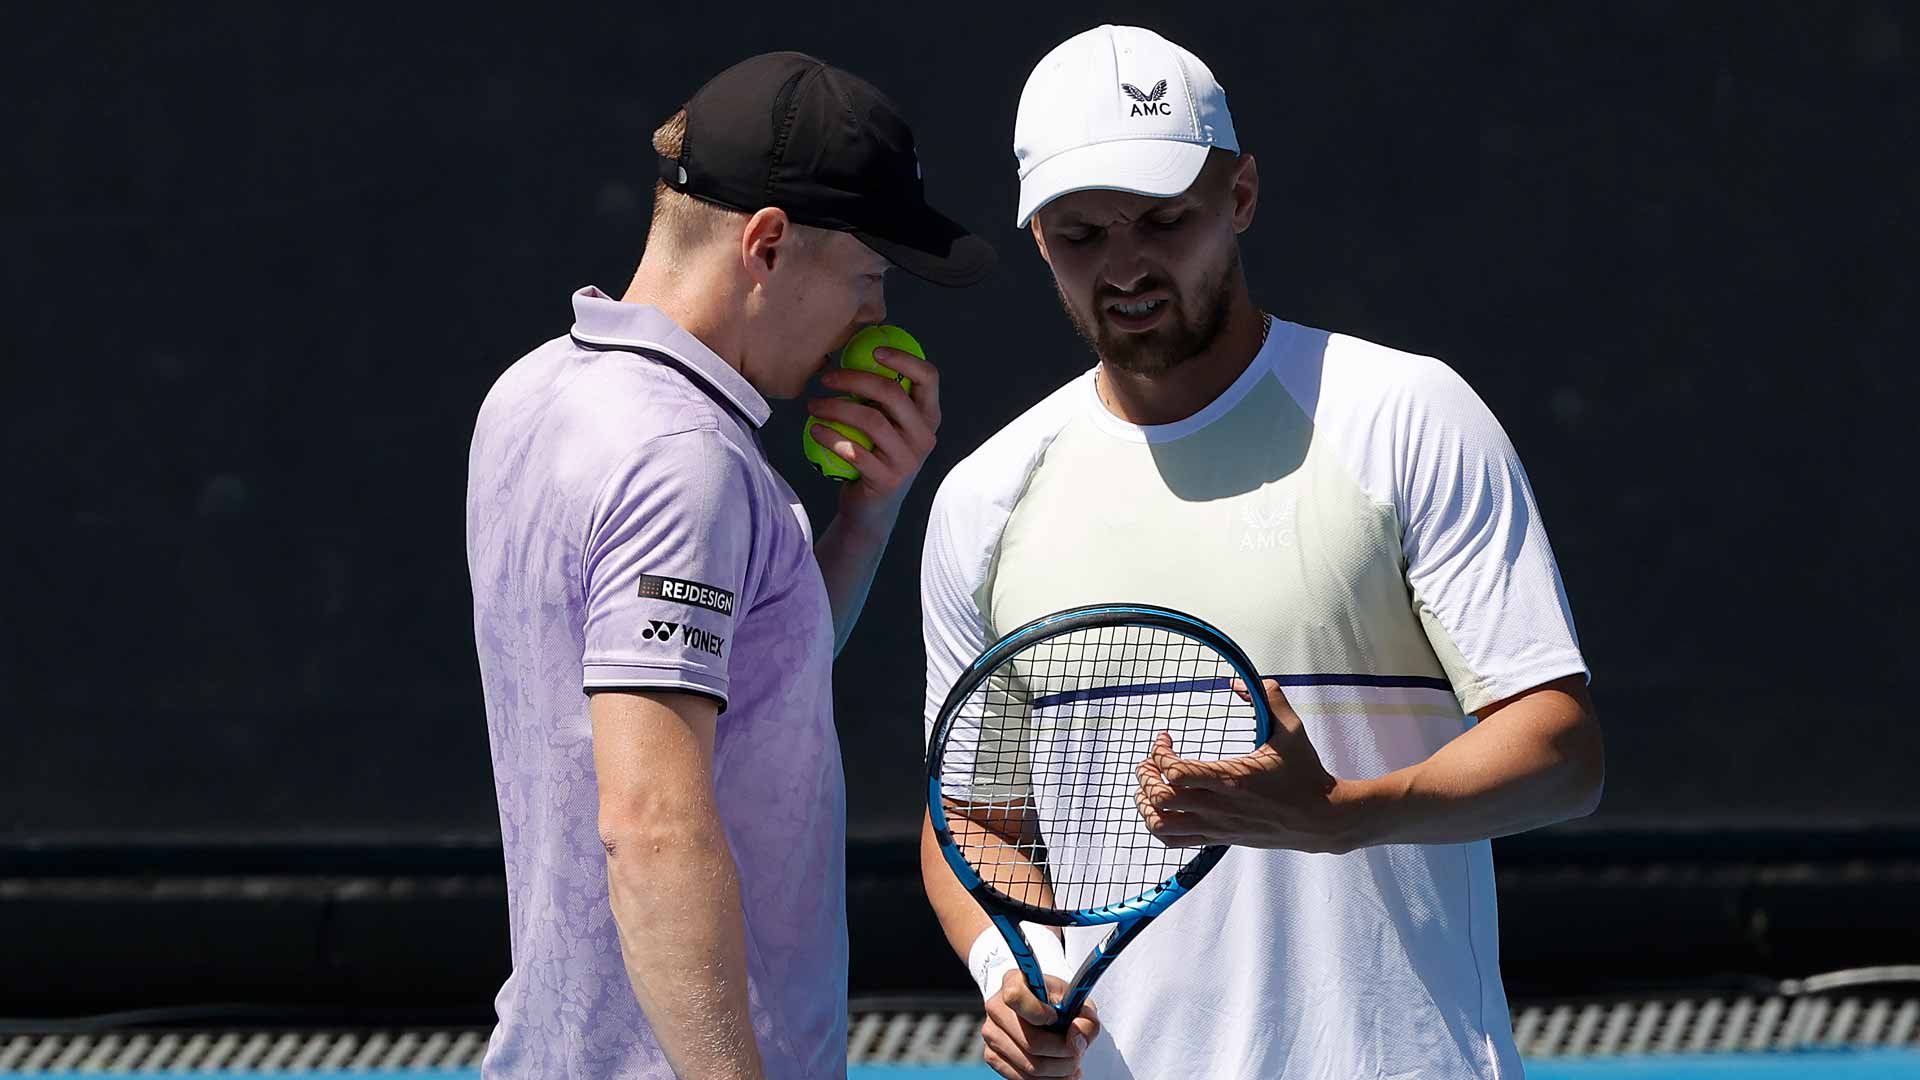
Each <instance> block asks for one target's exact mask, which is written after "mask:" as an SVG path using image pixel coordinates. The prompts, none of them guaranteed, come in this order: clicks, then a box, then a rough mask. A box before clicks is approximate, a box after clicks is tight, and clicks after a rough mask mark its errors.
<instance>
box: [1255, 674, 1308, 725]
mask: <svg viewBox="0 0 1920 1080" xmlns="http://www.w3.org/2000/svg"><path fill="white" fill-rule="evenodd" d="M1260 686H1261V689H1263V690H1265V691H1266V693H1267V711H1268V712H1271V713H1272V714H1273V725H1274V727H1276V728H1278V729H1280V730H1282V731H1286V732H1289V733H1292V732H1296V731H1299V730H1300V726H1301V725H1300V714H1299V713H1297V712H1294V711H1293V703H1292V702H1289V701H1288V700H1287V693H1286V691H1284V690H1282V689H1280V683H1279V682H1278V681H1277V680H1274V679H1262V680H1260Z"/></svg>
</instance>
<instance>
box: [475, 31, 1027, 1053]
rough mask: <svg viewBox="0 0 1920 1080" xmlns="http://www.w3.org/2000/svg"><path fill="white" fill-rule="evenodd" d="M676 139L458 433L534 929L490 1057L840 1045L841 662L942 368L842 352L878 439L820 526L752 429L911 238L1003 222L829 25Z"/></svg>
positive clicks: (832, 385)
mask: <svg viewBox="0 0 1920 1080" xmlns="http://www.w3.org/2000/svg"><path fill="white" fill-rule="evenodd" d="M654 145H655V148H656V149H657V150H658V151H659V152H660V175H661V185H660V187H659V188H658V189H657V194H656V205H655V209H654V218H653V227H652V230H651V232H650V234H649V236H648V240H647V246H646V251H645V253H644V255H643V257H642V259H641V261H640V267H639V270H638V271H637V272H636V273H635V274H634V276H633V281H632V283H631V284H630V285H629V286H628V288H627V291H626V294H625V295H624V296H623V297H622V298H621V299H620V300H614V299H612V298H610V297H608V296H606V295H605V294H603V293H601V292H600V291H598V290H597V289H592V288H586V289H582V290H580V291H579V292H577V293H575V294H574V297H573V314H574V323H573V329H572V332H571V333H570V334H568V335H567V336H565V337H560V338H557V339H555V340H553V341H550V342H548V343H547V344H545V345H542V346H541V347H539V348H538V349H535V350H534V351H533V352H532V353H529V354H528V355H527V356H526V357H524V358H523V359H521V360H520V361H519V362H518V363H516V364H514V365H513V366H512V367H511V368H509V369H508V370H507V372H506V373H505V374H504V375H502V376H501V378H500V380H499V382H498V383H497V384H495V386H494V387H493V390H492V391H491V392H490V393H489V394H488V395H487V399H486V402H485V404H483V405H482V406H481V408H480V416H479V420H478V423H477V425H476V429H475V431H474V437H473V447H472V451H471V455H470V458H469V461H468V488H467V559H468V566H469V569H470V571H471V573H472V578H473V595H474V627H475V637H476V639H477V644H478V648H479V657H480V671H481V678H482V681H483V683H484V689H485V694H486V705H487V724H488V731H489V734H490V737H491V742H492V749H493V771H494V784H495V788H496V790H497V792H498V794H499V801H500V826H501V833H502V838H503V840H504V842H505V847H506V860H507V862H506V866H507V886H508V909H509V920H510V931H511V938H512V952H513V973H512V975H511V976H510V977H509V978H508V979H507V982H506V984H505V985H504V986H503V987H501V989H500V994H499V997H498V999H497V1000H496V1003H495V1004H496V1009H497V1012H498V1014H499V1024H498V1026H497V1027H496V1028H495V1029H494V1033H493V1038H492V1040H491V1042H490V1044H489V1046H488V1049H487V1056H486V1060H485V1064H484V1065H483V1067H482V1072H483V1074H484V1075H486V1076H488V1077H576V1078H586V1077H660V1078H665V1077H670V1076H676V1075H677V1076H680V1077H702V1078H727V1080H733V1078H749V1077H751V1078H759V1077H769V1078H779V1080H785V1078H794V1080H799V1078H826V1077H835V1078H841V1077H844V1076H845V1075H846V1041H847V1030H846V1026H847V1017H846V969H847V936H846V906H845V894H844V888H845V873H844V858H845V856H844V849H845V832H846V821H845V816H846V815H845V802H844V792H843V787H842V780H841V771H840V756H839V749H838V743H837V742H836V740H835V735H834V725H833V707H832V695H831V687H830V681H829V680H830V675H831V666H832V661H833V656H834V653H835V651H836V650H837V648H838V646H839V644H840V643H841V642H843V641H845V640H846V637H847V634H848V632H849V631H850V630H851V628H852V626H853V623H854V619H855V617H856V616H857V615H858V614H859V611H860V608H861V605H862V603H863V602H864V600H865V598H866V593H867V588H868V585H869V584H870V582H871V581H872V577H873V572H874V569H875V567H876V566H877V565H878V563H879V561H880V555H881V552H882V550H883V549H884V548H885V547H886V543H887V538H888V535H889V534H890V533H891V531H892V529H893V524H894V521H895V519H896V517H897V515H898V513H899V509H900V504H901V501H902V499H903V497H904V496H905V494H906V491H907V488H908V486H909V485H910V484H911V483H912V482H913V479H914V476H915V474H916V473H917V472H918V471H919V469H920V466H921V463H922V462H924V461H925V460H926V456H927V453H928V451H929V450H930V449H931V448H932V446H933V441H934V431H935V429H936V428H937V427H938V426H939V423H940V402H939V386H940V383H939V376H938V373H937V372H936V371H935V370H934V369H933V367H931V366H930V365H928V364H926V363H925V362H923V361H921V360H918V359H916V358H915V357H913V356H911V355H908V354H906V353H902V352H897V351H892V350H886V351H882V352H881V353H879V354H878V358H879V359H880V360H881V361H882V362H884V363H886V364H887V365H889V366H890V367H893V368H894V369H896V370H898V371H900V372H902V373H904V374H906V375H908V376H910V377H911V378H912V382H913V390H912V392H911V393H910V394H909V393H908V392H906V391H904V390H902V389H901V388H900V386H899V385H898V384H896V383H894V382H893V381H891V380H888V379H885V378H882V377H880V376H877V375H873V374H869V373H865V372H857V371H842V370H839V369H835V370H833V371H831V372H829V373H827V374H826V375H825V376H824V377H823V379H822V381H823V382H824V384H825V385H826V386H827V387H828V388H829V389H830V390H832V391H834V392H836V393H843V394H854V395H858V396H860V397H863V398H866V399H869V401H871V402H872V404H871V405H861V404H857V403H854V402H851V401H842V400H838V399H834V400H815V401H813V402H811V403H810V404H809V408H810V409H811V410H812V411H813V412H814V413H815V414H816V415H819V416H824V417H827V418H829V419H833V420H838V421H841V422H843V423H846V424H848V425H849V426H851V427H854V428H857V429H859V430H861V431H863V432H865V433H866V434H867V435H868V436H869V437H871V438H872V440H873V448H872V449H871V450H866V449H863V448H862V447H860V446H857V445H855V444H854V443H853V442H852V441H851V440H848V439H845V438H843V437H837V436H836V437H832V438H827V439H823V440H822V441H823V444H824V445H825V446H827V448H828V449H831V450H833V451H835V452H837V453H839V454H840V455H841V456H842V457H844V458H846V459H847V460H848V461H849V462H851V463H852V464H853V465H855V466H856V467H857V468H858V469H859V470H860V472H861V477H860V479H859V480H857V481H855V482H853V483H850V484H848V485H847V486H846V487H845V489H844V491H843V492H842V496H841V501H840V506H839V513H838V515H837V516H836V517H835V518H834V520H833V523H832V525H831V527H829V528H828V529H827V530H826V531H825V533H824V534H822V535H821V536H820V537H819V539H818V540H817V541H816V540H815V539H814V536H813V532H812V529H811V527H810V525H809V524H808V521H807V516H806V513H805V511H804V510H803V509H802V508H801V505H800V500H799V499H798V498H797V497H796V496H795V495H794V493H793V491H792V489H791V488H789V487H788V486H787V484H786V483H785V482H784V481H782V480H781V478H780V475H779V474H778V473H777V472H776V471H775V470H774V469H773V467H772V466H770V465H769V464H768V462H767V458H766V455H765V452H764V451H763V450H762V448H761V445H760V440H759V435H758V430H757V429H758V428H759V427H760V425H761V424H763V423H764V422H765V421H766V419H767V414H768V406H767V399H769V398H792V397H797V396H799V395H800V394H801V393H802V392H803V390H804V388H805V386H806V384H807V381H808V380H809V379H810V378H811V377H812V376H814V375H815V374H816V373H818V372H819V371H820V370H821V369H822V368H823V367H824V366H825V365H826V363H827V357H828V356H829V354H831V353H833V352H834V351H836V350H837V349H839V348H840V347H841V346H842V345H843V344H845V342H846V341H847V339H848V338H849V337H851V336H852V335H853V333H854V331H855V330H856V329H858V328H859V327H860V326H862V325H865V324H869V323H875V322H879V321H881V320H882V319H883V318H884V317H885V314H886V301H885V298H884V295H883V281H884V275H885V273H886V271H887V269H888V267H889V266H890V265H892V266H898V267H900V268H902V269H904V270H906V271H908V272H909V273H912V274H915V275H916V276H919V277H922V278H925V279H928V280H930V281H933V282H935V283H937V284H941V285H967V284H972V283H973V282H975V281H978V280H980V279H981V278H982V277H984V276H985V275H986V273H987V272H988V270H989V269H990V268H991V265H992V262H993V253H992V251H991V249H990V248H988V247H987V245H986V244H985V243H983V242H982V241H980V240H978V239H976V238H974V237H971V236H969V235H967V233H966V232H965V231H964V230H963V229H961V228H960V227H959V226H958V225H956V224H954V223H953V222H952V221H950V220H948V219H947V218H945V217H942V216H941V215H940V214H938V213H936V212H935V211H934V210H932V209H931V208H929V207H928V206H927V204H926V201H925V196H924V191H923V187H922V183H921V179H920V168H919V163H918V160H917V158H916V156H915V154H914V149H913V145H914V144H913V135H912V132H911V131H910V130H909V129H908V127H907V125H906V123H905V122H904V121H903V120H902V119H901V117H900V116H899V114H898V112H897V111H896V110H895V109H894V107H893V105H892V104H891V103H890V102H889V101H888V100H887V99H886V98H885V97H884V96H883V95H882V94H881V93H880V92H879V91H878V90H876V89H874V88H873V87H872V86H870V85H868V84H867V83H865V82H863V81H861V80H860V79H858V78H855V77H854V76H852V75H849V74H847V73H846V72H844V71H839V70H837V69H835V68H832V67H829V66H827V65H825V64H822V63H820V62H819V61H817V60H814V59H812V58H810V57H806V56H802V55H799V54H797V53H772V54H767V55H764V56H758V57H754V58H753V59H751V60H748V61H746V62H744V63H742V64H739V65H737V66H735V67H733V68H730V69H728V70H727V71H725V72H723V73H721V74H720V75H719V76H717V77H715V78H714V80H713V81H712V82H709V83H708V84H707V85H706V86H704V87H702V88H701V89H700V90H699V91H698V92H696V93H695V94H694V96H693V98H692V99H691V100H690V101H689V102H688V104H687V107H686V109H684V110H683V111H682V112H681V113H679V114H677V115H676V116H675V117H674V118H673V119H671V120H669V121H668V122H667V124H666V125H665V126H664V127H662V128H661V129H660V130H659V131H658V132H656V133H655V136H654ZM823 430H826V429H823ZM795 452H796V454H797V452H798V450H797V448H796V450H795ZM583 690H584V692H583Z"/></svg>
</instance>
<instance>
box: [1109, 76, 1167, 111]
mask: <svg viewBox="0 0 1920 1080" xmlns="http://www.w3.org/2000/svg"><path fill="white" fill-rule="evenodd" d="M1120 89H1122V90H1124V91H1126V94H1127V96H1128V97H1130V98H1132V99H1133V104H1132V105H1131V106H1129V107H1128V112H1127V115H1128V116H1172V115H1173V103H1172V102H1170V101H1167V100H1166V96H1167V80H1165V79H1161V80H1160V81H1159V82H1157V83H1154V84H1153V89H1151V90H1147V91H1142V90H1141V89H1140V88H1139V87H1137V86H1135V85H1133V84H1132V83H1124V82H1123V83H1121V84H1120Z"/></svg>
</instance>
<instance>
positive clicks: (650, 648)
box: [582, 429, 754, 709]
mask: <svg viewBox="0 0 1920 1080" xmlns="http://www.w3.org/2000/svg"><path fill="white" fill-rule="evenodd" d="M752 490H753V489H752V486H751V484H750V483H749V479H748V472H747V462H746V459H745V457H744V456H743V455H742V454H741V453H740V451H739V449H738V448H737V447H735V446H734V445H733V444H732V443H730V442H728V441H727V439H726V438H725V436H723V435H721V434H720V433H719V432H717V431H713V430H709V429H698V430H693V431H683V432H677V433H674V434H670V435H662V436H659V437H656V438H653V439H650V440H648V442H647V444H646V445H645V446H644V447H642V448H641V450H640V451H639V452H638V453H636V454H635V455H634V456H632V457H630V458H629V459H627V461H626V462H624V463H623V464H622V465H621V466H620V467H619V468H618V469H616V470H615V471H614V473H613V474H612V475H611V476H609V477H608V479H607V481H606V483H605V484H604V486H603V487H602V489H601V491H600V494H599V497H598V498H597V499H596V500H595V503H594V506H593V512H592V521H591V523H590V524H589V527H588V534H587V541H586V545H585V548H584V551H583V553H582V558H583V560H584V565H583V567H582V571H583V572H582V585H583V588H584V591H585V601H586V612H587V614H586V650H585V660H584V670H583V673H582V685H583V686H584V687H585V689H586V690H587V691H588V692H592V691H594V690H609V689H628V688H661V689H674V690H690V691H695V692H698V693H702V694H707V695H709V696H711V697H714V698H718V699H719V701H720V705H721V708H722V709H725V707H726V703H727V684H728V679H727V675H728V660H729V657H730V656H731V649H732V640H733V627H734V620H735V615H736V609H737V607H738V606H739V605H740V604H741V602H742V600H743V593H744V592H745V590H746V588H747V584H748V579H749V569H750V568H749V566H748V562H749V559H750V556H751V553H752V546H753V528H752V522H753V520H754V516H753V504H752Z"/></svg>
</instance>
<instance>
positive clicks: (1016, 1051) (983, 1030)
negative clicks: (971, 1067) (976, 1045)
mask: <svg viewBox="0 0 1920 1080" xmlns="http://www.w3.org/2000/svg"><path fill="white" fill-rule="evenodd" d="M980 1042H981V1043H982V1044H983V1045H984V1046H985V1048H986V1050H985V1053H984V1054H983V1055H982V1056H984V1057H985V1058H986V1061H987V1064H988V1065H990V1066H992V1067H993V1071H994V1072H997V1073H999V1074H1000V1075H1001V1076H1005V1077H1008V1078H1009V1080H1027V1078H1028V1077H1030V1076H1033V1075H1035V1074H1034V1071H1033V1068H1034V1061H1033V1059H1032V1058H1030V1057H1028V1056H1027V1054H1026V1052H1025V1051H1023V1050H1021V1049H1020V1048H1019V1047H1017V1046H1015V1045H1013V1040H1012V1039H1010V1038H1008V1037H1007V1033H1006V1031H1005V1030H1003V1029H1002V1028H1000V1027H998V1026H997V1025H995V1024H994V1022H993V1020H992V1019H991V1018H989V1019H988V1020H987V1021H986V1023H984V1024H982V1025H981V1027H980Z"/></svg>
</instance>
